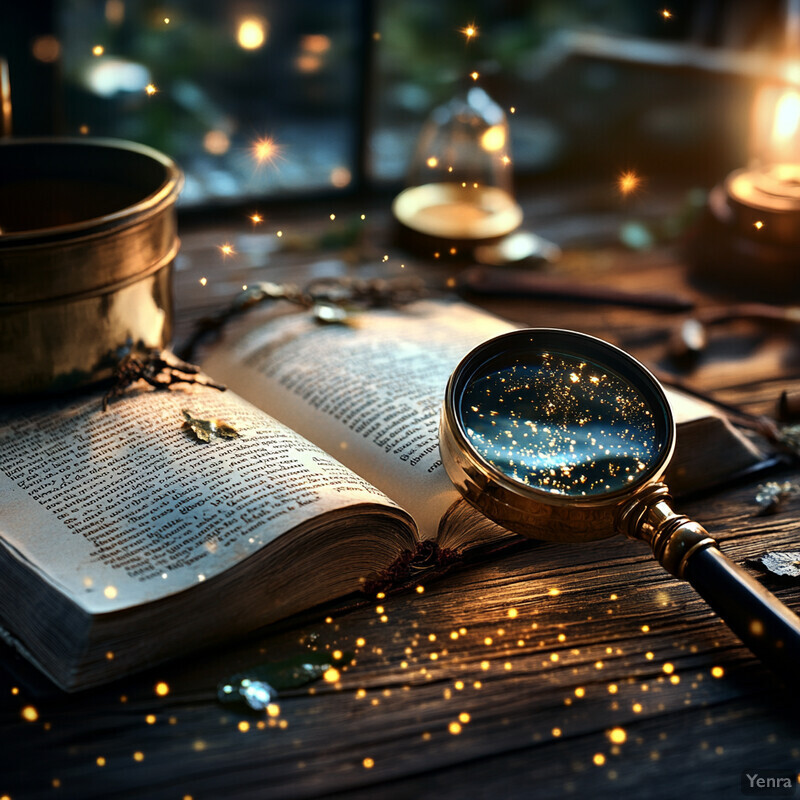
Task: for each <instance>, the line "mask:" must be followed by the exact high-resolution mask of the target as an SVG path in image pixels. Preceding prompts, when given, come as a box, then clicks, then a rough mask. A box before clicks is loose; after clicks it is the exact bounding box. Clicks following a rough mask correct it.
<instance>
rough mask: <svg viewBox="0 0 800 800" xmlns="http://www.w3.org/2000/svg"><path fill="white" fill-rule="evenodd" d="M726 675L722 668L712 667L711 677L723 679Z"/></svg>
mask: <svg viewBox="0 0 800 800" xmlns="http://www.w3.org/2000/svg"><path fill="white" fill-rule="evenodd" d="M724 674H725V670H724V669H723V668H722V667H711V675H712V677H714V678H721V677H722V676H723V675H724Z"/></svg>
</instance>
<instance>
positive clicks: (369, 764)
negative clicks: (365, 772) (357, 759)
mask: <svg viewBox="0 0 800 800" xmlns="http://www.w3.org/2000/svg"><path fill="white" fill-rule="evenodd" d="M361 763H362V764H363V765H364V769H372V768H373V767H374V766H375V759H374V758H365V759H364V760H363V761H362V762H361Z"/></svg>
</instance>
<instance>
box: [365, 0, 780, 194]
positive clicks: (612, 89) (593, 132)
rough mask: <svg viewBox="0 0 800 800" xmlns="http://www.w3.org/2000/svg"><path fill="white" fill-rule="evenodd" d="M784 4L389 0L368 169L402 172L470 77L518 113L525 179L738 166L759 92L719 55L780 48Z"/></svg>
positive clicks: (512, 116) (383, 0)
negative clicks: (436, 115) (436, 112)
mask: <svg viewBox="0 0 800 800" xmlns="http://www.w3.org/2000/svg"><path fill="white" fill-rule="evenodd" d="M778 6H779V3H777V2H776V0H765V2H764V3H758V4H756V3H746V2H733V1H732V0H731V1H729V0H723V2H719V3H713V2H703V3H692V2H689V0H670V1H669V2H666V3H664V4H653V3H642V2H640V0H574V2H569V3H565V2H563V0H537V1H536V2H533V1H532V0H471V2H464V0H439V2H430V0H404V1H403V2H402V3H398V2H393V1H392V0H380V2H379V3H378V9H379V11H378V20H377V28H378V35H379V38H378V42H377V48H376V54H377V62H378V65H379V68H378V70H377V75H378V79H377V80H376V85H375V91H374V94H373V102H372V121H373V128H372V137H371V140H370V154H369V155H370V174H371V175H372V177H374V178H376V179H378V180H383V181H396V180H398V179H402V178H403V177H404V175H405V174H406V168H407V165H408V160H409V157H410V156H411V154H412V153H413V151H414V145H415V141H416V138H417V136H418V135H419V133H420V130H421V127H422V124H423V122H424V120H425V119H426V118H427V117H428V114H429V113H430V112H431V110H432V109H433V108H435V107H436V106H438V105H440V104H442V103H445V102H447V101H448V100H450V99H451V98H453V97H454V96H455V95H456V94H457V93H458V92H459V90H460V89H462V88H464V87H465V86H466V87H468V86H471V85H472V84H473V78H472V77H470V76H471V74H472V73H473V72H474V73H476V74H477V78H476V79H475V83H476V84H477V85H478V86H481V87H482V88H483V89H484V90H485V91H487V92H488V94H489V95H490V96H491V97H492V98H493V99H494V100H495V101H496V102H497V103H498V104H499V105H500V106H501V107H502V108H503V109H504V110H505V111H506V114H507V115H508V120H509V124H510V133H511V153H510V155H511V157H512V159H513V164H514V170H515V173H516V174H525V173H532V172H543V171H556V170H557V171H559V172H562V173H563V172H570V171H571V172H573V173H576V174H579V175H581V177H592V173H594V175H600V176H603V177H605V176H606V175H613V174H614V172H615V171H616V170H618V169H620V168H624V167H625V162H626V161H627V160H630V161H632V162H633V164H635V165H636V166H637V167H641V168H643V169H650V170H657V169H658V170H662V171H666V172H670V171H672V170H674V169H675V168H680V169H684V170H687V171H688V170H693V169H694V170H701V171H702V170H710V169H711V168H712V167H713V166H714V165H713V164H712V162H717V163H718V162H719V161H727V162H729V163H730V164H733V165H735V164H736V163H737V159H741V155H742V151H743V135H742V131H743V130H744V129H745V128H746V125H747V120H748V118H749V102H750V100H749V94H748V93H749V91H750V88H751V87H750V86H749V85H748V84H747V81H746V80H744V79H743V78H744V75H743V74H741V75H737V74H736V72H735V69H732V68H731V66H730V64H731V63H732V62H734V61H735V56H734V57H729V58H728V59H727V61H726V60H725V59H724V58H723V57H720V58H718V59H717V58H716V56H717V55H718V54H721V55H723V56H724V53H725V52H726V51H727V53H728V54H729V56H730V53H731V52H734V53H736V52H741V51H744V50H752V51H755V50H760V51H761V52H766V53H770V52H775V51H776V46H777V44H780V40H779V38H778V33H779V32H780V26H779V25H778V24H776V23H780V21H781V20H780V19H776V17H778V16H779V13H778V12H779V8H778ZM471 25H474V27H475V29H476V30H475V31H474V32H473V34H472V35H470V33H469V31H468V28H469V27H470V26H471ZM710 142H713V143H714V145H713V147H712V148H710V147H709V143H710ZM710 150H711V151H712V152H709V151H710ZM709 156H711V158H709Z"/></svg>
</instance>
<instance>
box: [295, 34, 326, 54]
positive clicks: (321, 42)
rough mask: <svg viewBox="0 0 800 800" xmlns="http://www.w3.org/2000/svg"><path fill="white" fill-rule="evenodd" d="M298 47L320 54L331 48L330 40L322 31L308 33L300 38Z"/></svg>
mask: <svg viewBox="0 0 800 800" xmlns="http://www.w3.org/2000/svg"><path fill="white" fill-rule="evenodd" d="M300 47H301V48H302V49H303V50H305V51H306V52H307V53H314V54H316V55H321V54H322V53H327V52H328V50H330V49H331V40H330V38H329V37H328V36H325V35H324V34H322V33H309V34H306V35H305V36H304V37H303V38H302V39H301V40H300Z"/></svg>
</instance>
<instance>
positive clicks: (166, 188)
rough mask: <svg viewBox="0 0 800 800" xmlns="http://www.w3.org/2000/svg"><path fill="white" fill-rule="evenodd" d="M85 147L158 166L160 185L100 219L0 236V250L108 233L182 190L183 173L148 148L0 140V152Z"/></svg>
mask: <svg viewBox="0 0 800 800" xmlns="http://www.w3.org/2000/svg"><path fill="white" fill-rule="evenodd" d="M43 145H44V146H49V145H53V146H59V147H67V148H71V147H76V148H80V147H84V148H87V149H88V148H95V149H108V150H115V151H120V150H122V151H127V152H129V153H136V154H137V155H140V156H145V157H147V158H149V159H151V160H152V161H154V162H156V163H158V164H159V165H160V166H161V167H163V170H164V178H163V180H162V181H161V183H160V185H159V186H158V187H157V188H156V189H155V190H154V191H152V192H150V193H149V194H147V195H146V196H145V197H143V198H141V199H140V200H138V201H136V202H135V203H131V204H130V205H126V206H125V207H123V208H120V209H119V210H117V211H112V212H109V213H107V214H103V215H102V216H99V217H90V218H88V219H85V220H79V221H77V222H71V223H68V224H66V225H56V226H53V227H49V228H31V229H29V230H24V231H11V232H9V233H4V234H2V235H0V250H4V249H11V248H14V247H18V246H21V247H26V248H30V247H36V246H38V245H39V244H42V245H49V244H52V243H53V242H54V241H59V240H73V241H74V240H77V239H81V238H89V237H93V236H96V235H99V234H103V233H106V232H108V231H109V230H120V229H122V228H125V227H128V226H129V225H133V224H135V223H136V222H138V221H139V220H140V219H141V218H142V217H145V216H148V215H150V214H154V213H156V212H157V211H158V210H159V209H160V208H161V207H165V206H167V205H169V204H171V203H173V202H174V201H175V199H176V198H177V196H178V194H179V192H180V190H181V188H182V187H183V181H184V178H183V173H182V171H181V170H180V168H179V167H178V165H177V164H176V163H175V162H174V161H173V160H172V159H171V158H170V157H169V156H166V155H164V154H163V153H161V152H159V151H158V150H156V149H155V148H152V147H149V146H148V145H144V144H139V143H138V142H129V141H126V140H123V139H111V138H78V137H31V138H25V139H14V138H12V139H6V140H0V148H26V147H37V146H38V147H41V146H43Z"/></svg>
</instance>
